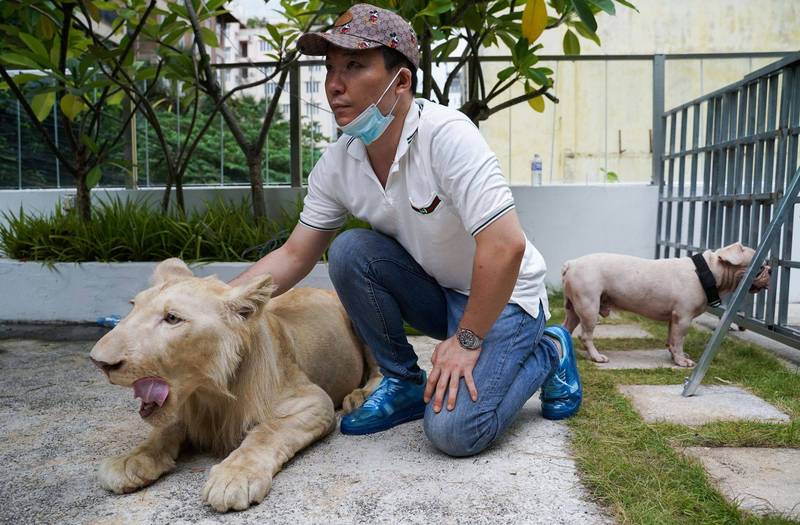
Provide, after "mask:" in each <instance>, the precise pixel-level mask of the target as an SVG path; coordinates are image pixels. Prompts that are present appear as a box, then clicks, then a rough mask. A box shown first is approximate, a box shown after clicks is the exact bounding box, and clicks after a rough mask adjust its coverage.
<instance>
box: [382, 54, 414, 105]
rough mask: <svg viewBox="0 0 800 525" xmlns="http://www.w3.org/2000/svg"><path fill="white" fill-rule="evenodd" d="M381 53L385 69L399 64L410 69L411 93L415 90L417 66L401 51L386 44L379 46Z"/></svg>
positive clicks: (388, 69) (389, 69) (391, 68)
mask: <svg viewBox="0 0 800 525" xmlns="http://www.w3.org/2000/svg"><path fill="white" fill-rule="evenodd" d="M381 52H382V53H383V65H384V66H386V70H387V71H391V70H393V69H394V68H396V67H398V66H400V67H405V68H408V70H409V71H411V95H412V96H413V95H414V94H415V93H416V92H417V68H415V67H414V65H413V64H412V63H411V61H410V60H409V59H407V58H406V57H405V55H404V54H403V53H401V52H400V51H398V50H396V49H392V48H391V47H388V46H381Z"/></svg>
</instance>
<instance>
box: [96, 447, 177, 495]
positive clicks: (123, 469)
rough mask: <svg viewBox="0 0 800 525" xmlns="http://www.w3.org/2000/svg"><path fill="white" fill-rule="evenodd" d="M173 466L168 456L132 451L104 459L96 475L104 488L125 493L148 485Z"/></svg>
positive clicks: (117, 492) (173, 463)
mask: <svg viewBox="0 0 800 525" xmlns="http://www.w3.org/2000/svg"><path fill="white" fill-rule="evenodd" d="M174 466H175V462H174V461H172V460H171V459H170V458H168V457H167V458H166V459H156V458H154V457H153V456H151V455H149V454H144V453H134V454H128V455H124V456H117V457H114V458H109V459H106V460H104V461H103V462H102V463H100V468H99V469H98V471H97V477H98V478H99V480H100V486H101V487H103V488H104V489H106V490H110V491H111V492H114V493H116V494H126V493H128V492H133V491H135V490H138V489H140V488H142V487H146V486H147V485H150V484H151V483H153V482H154V481H155V480H157V479H158V478H159V477H161V475H162V474H164V473H165V472H167V471H169V470H171V469H172V468H173V467H174Z"/></svg>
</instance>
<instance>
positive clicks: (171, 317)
mask: <svg viewBox="0 0 800 525" xmlns="http://www.w3.org/2000/svg"><path fill="white" fill-rule="evenodd" d="M164 320H165V321H166V322H167V323H168V324H178V323H180V322H181V321H183V319H181V318H180V317H178V316H177V315H175V314H173V313H168V314H167V315H165V316H164Z"/></svg>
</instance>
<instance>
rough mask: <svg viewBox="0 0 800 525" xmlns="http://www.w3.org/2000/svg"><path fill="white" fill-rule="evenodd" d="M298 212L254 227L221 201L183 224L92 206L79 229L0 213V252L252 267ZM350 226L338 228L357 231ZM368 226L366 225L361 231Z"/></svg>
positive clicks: (245, 211) (138, 210)
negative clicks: (249, 264)
mask: <svg viewBox="0 0 800 525" xmlns="http://www.w3.org/2000/svg"><path fill="white" fill-rule="evenodd" d="M301 209H302V201H300V200H299V199H298V201H297V202H296V204H295V206H294V209H291V210H281V212H280V214H279V215H278V216H277V217H276V218H274V219H273V220H269V221H264V222H261V223H258V224H256V223H254V221H253V219H252V214H251V207H250V203H249V202H248V201H247V200H243V201H242V202H240V203H238V204H232V203H228V202H225V201H223V200H221V199H219V200H216V201H213V202H211V203H208V205H207V208H206V209H205V210H204V211H196V212H192V213H190V214H189V215H188V216H186V217H182V216H181V215H179V214H178V212H176V211H171V212H169V213H166V214H164V213H161V212H159V211H156V210H154V209H152V208H151V206H149V205H148V204H147V203H146V202H144V201H142V200H125V201H123V200H121V199H119V198H117V199H112V200H108V201H104V202H99V203H97V204H96V205H95V206H94V209H93V211H92V221H91V223H88V224H82V223H81V222H80V221H79V220H78V217H77V216H76V214H75V213H74V212H66V211H64V210H63V209H61V207H60V206H57V207H56V209H55V211H54V213H53V214H51V215H31V214H28V213H26V212H25V211H24V210H23V209H20V211H19V214H16V215H15V214H13V213H4V214H3V215H4V217H5V220H6V223H7V224H6V225H0V250H2V251H3V252H5V254H6V256H7V257H11V258H13V259H19V260H29V261H43V262H49V263H55V262H85V261H102V262H123V261H161V260H164V259H167V258H170V257H180V258H181V259H183V260H185V261H191V262H210V261H255V260H258V259H259V258H261V257H262V256H263V255H265V254H266V253H268V252H270V251H272V250H274V249H276V248H278V247H280V246H281V245H283V243H284V242H286V239H288V238H289V235H290V234H291V232H292V230H293V229H294V226H295V224H297V219H298V216H299V214H300V210H301ZM364 226H367V225H366V223H363V222H362V221H358V220H356V219H351V220H350V221H349V222H348V223H347V224H346V225H345V227H344V228H343V229H348V228H352V227H364ZM367 227H368V226H367Z"/></svg>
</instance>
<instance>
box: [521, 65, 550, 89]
mask: <svg viewBox="0 0 800 525" xmlns="http://www.w3.org/2000/svg"><path fill="white" fill-rule="evenodd" d="M525 73H526V75H527V77H528V78H530V79H531V80H533V81H534V82H536V83H537V84H539V85H540V86H546V85H548V84H549V83H550V81H549V80H548V79H547V76H546V75H544V74H542V72H541V71H539V70H538V69H534V68H528V69H527V70H526V71H525Z"/></svg>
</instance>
